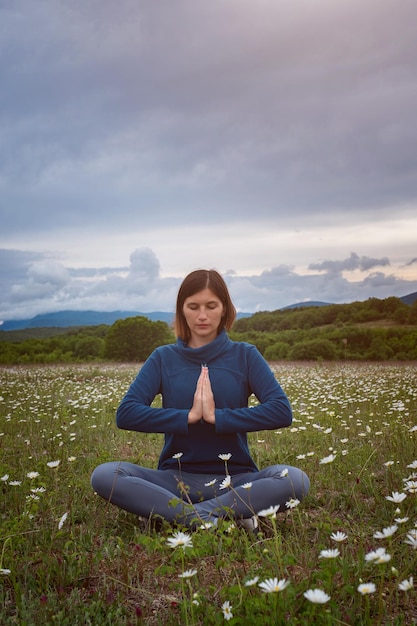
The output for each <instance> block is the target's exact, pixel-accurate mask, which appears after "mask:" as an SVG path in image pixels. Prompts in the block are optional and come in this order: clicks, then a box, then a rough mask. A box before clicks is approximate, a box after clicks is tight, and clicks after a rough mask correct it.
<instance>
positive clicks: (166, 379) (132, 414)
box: [116, 330, 292, 475]
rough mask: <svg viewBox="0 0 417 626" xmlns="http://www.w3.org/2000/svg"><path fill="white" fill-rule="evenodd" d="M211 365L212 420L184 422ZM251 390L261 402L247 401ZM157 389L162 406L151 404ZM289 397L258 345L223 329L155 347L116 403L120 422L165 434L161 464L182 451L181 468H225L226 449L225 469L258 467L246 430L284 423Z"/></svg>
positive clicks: (171, 464)
mask: <svg viewBox="0 0 417 626" xmlns="http://www.w3.org/2000/svg"><path fill="white" fill-rule="evenodd" d="M202 365H207V366H208V368H209V375H210V382H211V387H212V390H213V394H214V401H215V406H216V410H215V417H216V421H215V424H208V423H206V422H204V421H201V422H199V423H197V424H188V413H189V411H190V409H191V407H192V405H193V398H194V392H195V388H196V385H197V379H198V377H199V375H200V372H201V366H202ZM252 393H253V394H254V395H255V396H256V397H257V399H258V400H259V404H258V405H256V406H253V407H248V398H249V396H250V395H251V394H252ZM158 394H162V408H155V407H151V406H150V405H151V403H152V402H153V400H154V398H155V396H157V395H158ZM291 421H292V412H291V407H290V403H289V401H288V398H287V396H286V394H285V393H284V391H283V390H282V388H281V386H280V385H279V383H278V382H277V380H276V378H275V376H274V374H273V373H272V371H271V369H270V367H269V365H268V363H267V362H266V361H265V359H264V358H263V356H262V355H261V354H260V353H259V351H258V350H257V348H256V347H255V346H253V345H251V344H248V343H244V342H236V341H231V339H230V338H229V337H228V335H227V334H226V332H225V331H224V330H223V331H222V332H221V333H220V334H219V335H218V336H217V337H216V339H214V340H213V341H212V342H210V343H209V344H207V345H205V346H203V347H201V348H189V347H188V346H187V344H186V343H184V342H183V341H182V340H181V339H178V340H177V343H176V344H170V345H166V346H161V347H159V348H157V349H156V350H154V352H153V353H152V354H151V355H150V357H149V358H148V359H147V361H146V362H145V363H144V365H143V366H142V368H141V369H140V370H139V373H138V375H137V377H136V378H135V380H134V381H133V383H132V384H131V386H130V388H129V390H128V392H127V393H126V395H125V397H124V398H123V400H122V402H121V404H120V406H119V408H118V409H117V414H116V422H117V426H118V427H119V428H124V429H127V430H136V431H139V432H149V433H150V432H152V433H164V434H165V445H164V447H163V449H162V452H161V455H160V458H159V464H158V468H159V469H177V468H178V460H176V459H173V458H172V457H173V455H174V454H177V453H179V452H182V453H183V454H182V456H181V468H182V469H183V470H184V471H185V472H193V473H201V474H210V473H213V474H223V475H224V471H225V467H224V461H222V460H220V459H219V457H218V455H219V454H227V453H231V455H232V456H231V458H230V460H229V461H228V463H227V465H228V470H229V472H230V474H231V475H233V474H238V473H240V472H254V471H257V469H258V468H257V466H256V464H255V462H254V461H253V459H252V457H251V455H250V452H249V448H248V441H247V436H246V433H248V432H254V431H258V430H272V429H276V428H284V427H286V426H289V425H290V424H291Z"/></svg>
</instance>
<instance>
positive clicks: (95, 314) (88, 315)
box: [0, 311, 252, 331]
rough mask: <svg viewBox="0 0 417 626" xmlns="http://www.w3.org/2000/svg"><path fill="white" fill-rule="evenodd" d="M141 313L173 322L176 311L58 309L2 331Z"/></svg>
mask: <svg viewBox="0 0 417 626" xmlns="http://www.w3.org/2000/svg"><path fill="white" fill-rule="evenodd" d="M138 315H141V316H143V317H147V318H148V319H150V320H152V321H153V322H155V321H161V322H166V323H167V324H172V322H173V319H174V313H170V312H167V311H151V312H149V313H140V312H138V311H109V312H106V311H58V312H56V313H44V314H42V315H36V316H35V317H32V318H31V319H25V320H7V321H5V322H3V324H0V331H10V330H24V329H26V328H68V327H71V326H99V325H100V324H105V325H106V326H111V325H112V324H114V322H116V321H117V320H121V319H126V318H127V317H136V316H138ZM250 315H252V313H238V317H239V318H240V317H249V316H250Z"/></svg>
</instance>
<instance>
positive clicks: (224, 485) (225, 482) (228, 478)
mask: <svg viewBox="0 0 417 626" xmlns="http://www.w3.org/2000/svg"><path fill="white" fill-rule="evenodd" d="M231 482H232V478H231V476H226V478H224V479H223V480H222V482H221V483H220V487H219V489H227V487H230V483H231Z"/></svg>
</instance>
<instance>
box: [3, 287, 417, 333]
mask: <svg viewBox="0 0 417 626" xmlns="http://www.w3.org/2000/svg"><path fill="white" fill-rule="evenodd" d="M399 299H400V300H401V301H402V302H404V303H405V304H409V305H410V306H411V305H412V304H413V303H414V302H415V301H416V300H417V291H416V292H414V293H410V294H408V295H406V296H403V297H402V298H399ZM331 304H332V303H331V302H322V301H320V300H307V301H303V302H297V303H295V304H290V305H288V306H285V307H282V308H281V309H279V310H281V311H285V310H288V309H299V308H302V307H309V306H314V307H325V306H330V305H331ZM137 315H141V316H143V317H147V318H148V319H150V320H152V321H153V322H155V321H161V322H166V323H167V324H171V323H172V321H173V319H174V313H173V312H169V311H150V312H147V313H140V312H139V311H108V312H107V311H57V312H56V313H44V314H41V315H36V316H35V317H32V318H30V319H24V320H6V321H5V322H3V324H0V331H11V330H24V329H28V328H68V327H72V326H77V327H81V326H100V325H101V324H105V325H107V326H111V325H112V324H114V322H115V321H117V320H120V319H126V318H127V317H136V316H137ZM252 315H253V313H248V312H240V313H238V314H237V318H238V319H241V318H244V317H251V316H252Z"/></svg>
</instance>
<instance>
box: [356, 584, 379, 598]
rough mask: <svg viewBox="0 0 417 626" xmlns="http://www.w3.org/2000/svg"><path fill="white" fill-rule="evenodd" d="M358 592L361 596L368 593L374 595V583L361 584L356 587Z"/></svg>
mask: <svg viewBox="0 0 417 626" xmlns="http://www.w3.org/2000/svg"><path fill="white" fill-rule="evenodd" d="M358 591H359V593H361V594H362V595H363V596H364V595H367V594H368V593H375V591H376V586H375V585H374V583H361V584H360V585H359V586H358Z"/></svg>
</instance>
